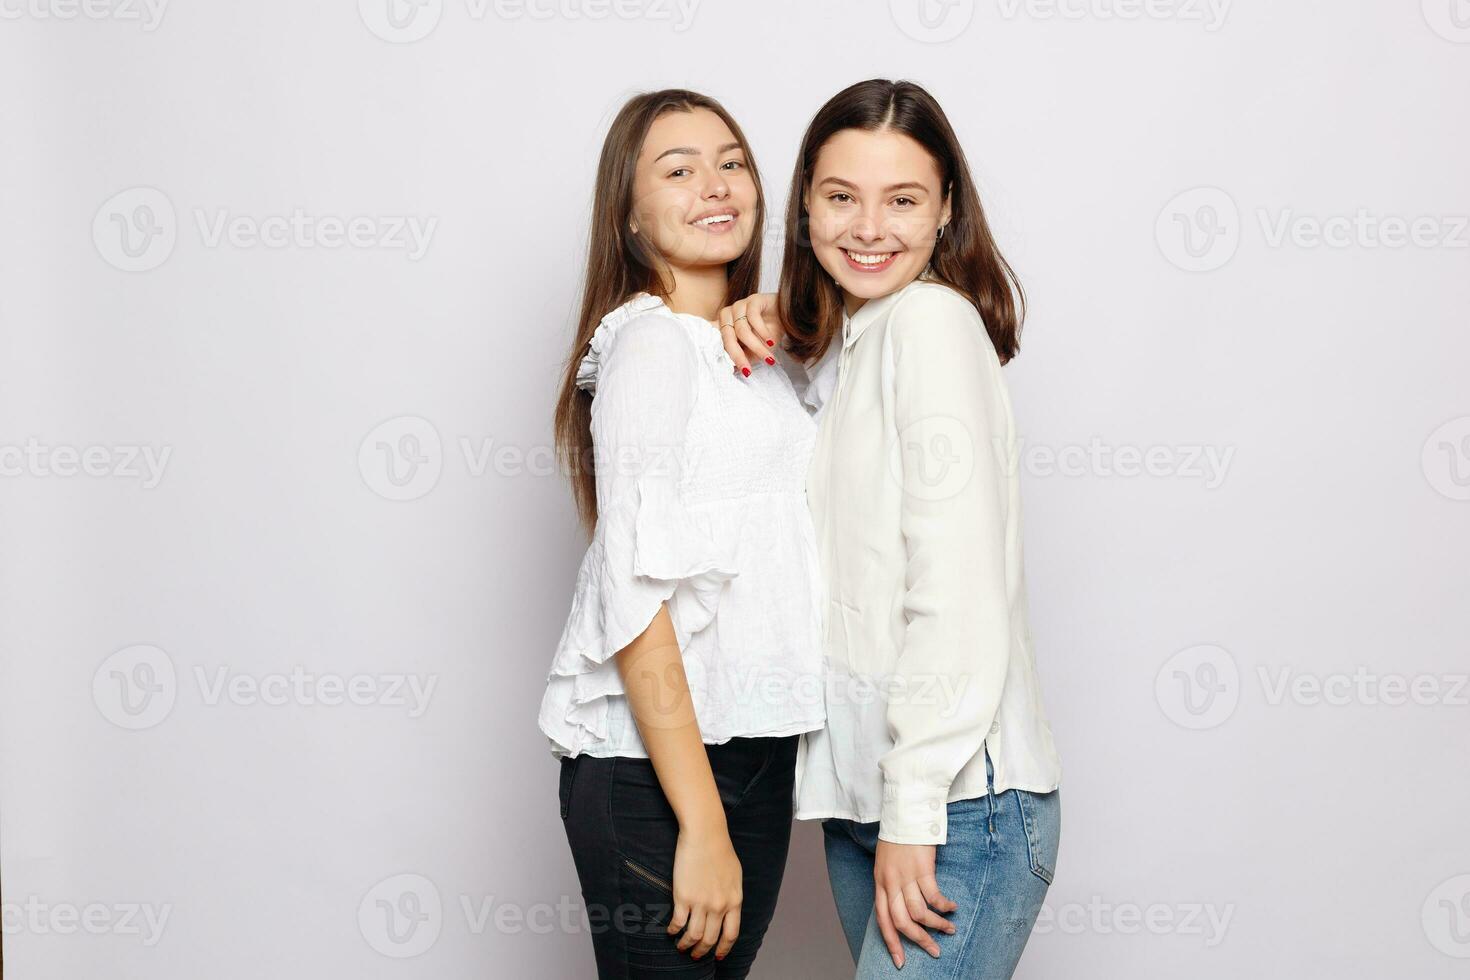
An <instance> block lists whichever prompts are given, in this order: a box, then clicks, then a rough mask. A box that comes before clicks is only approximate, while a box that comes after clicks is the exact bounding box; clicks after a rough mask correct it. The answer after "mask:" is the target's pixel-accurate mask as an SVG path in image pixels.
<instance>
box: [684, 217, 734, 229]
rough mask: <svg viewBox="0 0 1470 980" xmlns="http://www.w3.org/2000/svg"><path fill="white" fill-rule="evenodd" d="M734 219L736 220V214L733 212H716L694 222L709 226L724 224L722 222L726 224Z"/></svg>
mask: <svg viewBox="0 0 1470 980" xmlns="http://www.w3.org/2000/svg"><path fill="white" fill-rule="evenodd" d="M734 220H735V216H734V215H733V214H714V215H710V216H709V217H708V218H700V219H699V220H698V221H696V222H694V223H695V224H696V225H703V226H706V227H708V226H709V225H722V224H725V223H726V222H728V221H734Z"/></svg>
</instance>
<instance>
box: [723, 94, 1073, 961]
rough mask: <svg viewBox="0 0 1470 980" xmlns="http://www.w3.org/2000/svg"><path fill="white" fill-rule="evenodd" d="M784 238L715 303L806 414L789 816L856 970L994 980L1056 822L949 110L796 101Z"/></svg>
mask: <svg viewBox="0 0 1470 980" xmlns="http://www.w3.org/2000/svg"><path fill="white" fill-rule="evenodd" d="M786 233H787V234H786V253H785V255H784V257H783V264H782V270H781V291H780V295H779V299H777V298H773V297H770V296H757V297H751V298H750V299H748V300H746V301H742V302H737V303H736V304H733V305H732V306H731V307H730V308H729V309H728V310H725V311H722V316H723V317H724V318H725V319H727V320H730V319H733V318H735V317H737V316H739V317H744V320H743V321H742V322H745V323H754V324H756V325H757V326H758V327H759V329H760V330H761V332H762V333H763V334H766V335H771V334H775V333H779V330H780V326H781V324H783V323H784V324H785V325H786V329H787V330H788V331H789V337H788V339H787V341H786V344H785V345H784V349H785V350H787V351H789V352H790V354H791V355H792V357H793V358H794V359H795V361H796V362H798V363H800V364H801V365H802V366H804V367H805V368H807V371H806V374H807V376H808V378H809V381H810V383H809V384H808V386H807V393H806V399H807V401H808V403H809V404H812V405H814V406H816V407H817V408H818V409H819V411H820V418H821V422H820V432H819V434H818V438H817V447H816V449H815V451H814V454H813V459H812V465H811V471H810V474H809V479H808V487H807V495H808V500H809V502H810V505H811V509H812V515H813V518H814V521H815V523H816V526H817V532H818V540H819V544H820V547H821V556H822V565H823V572H824V576H825V580H826V590H827V595H828V604H827V608H826V614H827V629H826V646H825V650H826V654H827V668H828V671H829V673H830V676H829V678H828V686H827V690H828V705H827V714H828V720H827V726H826V727H825V728H824V729H822V730H820V731H813V732H811V733H809V734H807V735H805V736H803V739H802V746H801V759H800V762H799V763H798V785H799V789H798V792H797V814H796V815H797V817H798V818H811V819H821V820H822V821H823V831H824V834H823V837H824V840H825V843H826V851H827V868H828V874H829V877H830V879H831V885H832V893H833V896H834V898H835V899H836V902H837V910H838V916H839V918H840V919H841V921H842V927H843V931H844V932H845V934H846V936H847V941H848V945H849V947H850V949H851V952H852V955H853V959H854V960H855V961H856V963H857V976H858V977H859V978H864V980H868V978H875V977H895V976H899V974H898V972H897V971H898V969H899V968H900V967H904V965H905V963H907V966H906V967H905V968H904V972H903V974H902V976H903V977H905V978H909V980H912V978H915V977H940V976H943V977H977V978H985V980H994V978H1004V977H1009V976H1011V974H1012V971H1013V970H1014V969H1015V967H1016V963H1017V961H1018V960H1019V959H1020V956H1021V952H1022V950H1023V949H1024V947H1025V944H1026V940H1027V938H1028V937H1029V936H1030V933H1031V928H1032V926H1033V925H1034V923H1035V921H1036V918H1037V915H1038V914H1039V912H1040V910H1041V904H1042V900H1043V899H1044V898H1045V895H1046V891H1047V888H1048V886H1049V884H1050V882H1051V878H1052V873H1053V870H1054V868H1055V865H1056V855H1057V847H1058V841H1059V837H1060V819H1061V817H1060V813H1061V811H1060V807H1061V803H1060V791H1059V790H1058V786H1059V783H1060V779H1061V768H1060V763H1059V762H1058V759H1057V754H1056V749H1055V747H1054V745H1053V742H1052V734H1051V729H1050V727H1049V725H1048V723H1047V720H1046V715H1045V712H1044V710H1043V708H1042V703H1041V694H1040V689H1039V685H1038V683H1037V676H1036V670H1035V663H1034V658H1033V654H1032V644H1031V631H1030V627H1029V625H1028V623H1027V608H1026V588H1025V575H1024V571H1023V567H1022V548H1021V539H1022V533H1021V500H1020V493H1019V472H1018V470H1019V466H1018V464H1019V457H1018V452H1019V450H1018V445H1017V441H1016V434H1015V425H1014V421H1013V419H1012V415H1011V403H1010V396H1009V394H1008V393H1007V389H1006V383H1005V378H1004V377H1003V375H1002V372H1001V366H1002V365H1003V364H1005V363H1006V362H1008V361H1009V360H1010V359H1011V358H1012V357H1014V356H1015V354H1016V352H1017V349H1018V344H1017V337H1018V332H1019V329H1020V325H1021V319H1022V313H1023V309H1024V300H1023V297H1022V293H1021V290H1020V287H1019V285H1018V284H1017V282H1016V278H1015V275H1014V274H1013V273H1012V271H1011V267H1010V266H1009V265H1008V264H1007V263H1006V261H1005V259H1004V258H1003V257H1002V256H1001V253H1000V249H999V248H998V247H997V245H996V243H995V239H994V238H993V237H992V235H991V232H990V228H989V225H988V223H987V221H986V218H985V212H984V210H983V209H982V207H981V205H980V198H979V196H978V194H977V193H976V189H975V183H974V180H973V179H972V177H971V175H970V170H969V166H968V164H967V163H966V160H965V155H964V151H963V149H962V148H961V146H960V143H959V140H958V138H957V137H956V136H955V133H954V130H953V129H952V127H951V126H950V123H949V120H948V119H947V118H946V117H945V114H944V111H943V110H942V109H941V108H940V106H939V104H938V102H936V101H935V100H934V98H933V97H932V96H931V95H930V94H929V93H928V92H926V91H925V90H924V89H922V88H920V87H919V86H917V85H914V84H912V83H910V82H891V81H886V80H882V79H874V80H871V81H866V82H861V83H859V84H857V85H853V86H851V87H849V88H847V89H845V90H843V91H842V92H840V93H838V94H837V95H836V96H834V97H833V98H832V99H831V100H830V101H828V102H827V104H826V105H824V106H823V107H822V108H821V110H820V111H818V113H817V115H816V117H815V118H814V119H813V120H812V122H811V125H810V126H809V127H808V128H807V132H806V136H805V137H804V139H803V140H802V145H801V150H800V152H799V154H798V157H797V163H796V171H795V174H794V175H793V177H792V182H791V194H790V198H789V200H788V206H787V214H786ZM778 309H779V313H778V314H777V310H778ZM752 329H755V328H752ZM729 350H730V354H731V357H732V359H735V360H736V361H737V363H740V364H741V365H742V366H749V365H748V363H746V362H745V353H744V351H743V350H742V349H741V348H740V347H738V346H735V343H734V338H732V342H731V345H730V348H729ZM761 373H776V372H761ZM931 931H932V933H933V934H932V935H931ZM910 944H912V945H910ZM914 946H917V947H919V948H922V949H923V950H924V951H925V952H927V953H928V954H929V955H928V956H915V957H910V956H908V953H909V951H910V950H911V949H912V948H913V947H914Z"/></svg>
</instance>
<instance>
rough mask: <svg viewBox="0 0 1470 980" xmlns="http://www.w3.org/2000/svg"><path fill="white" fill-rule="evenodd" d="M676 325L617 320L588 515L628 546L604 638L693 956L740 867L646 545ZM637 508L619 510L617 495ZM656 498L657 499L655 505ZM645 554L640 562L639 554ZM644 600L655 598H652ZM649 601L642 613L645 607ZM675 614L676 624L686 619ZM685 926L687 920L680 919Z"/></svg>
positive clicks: (731, 925)
mask: <svg viewBox="0 0 1470 980" xmlns="http://www.w3.org/2000/svg"><path fill="white" fill-rule="evenodd" d="M687 329H688V328H687V327H685V326H684V325H683V324H680V323H678V322H676V321H672V320H669V319H667V318H666V317H661V316H655V317H646V318H640V319H636V320H634V321H631V322H629V323H626V324H624V325H623V326H622V327H621V328H620V330H619V333H618V335H617V339H616V341H615V342H614V345H613V350H612V351H611V352H610V353H609V356H608V357H607V360H606V363H605V365H604V367H603V371H602V375H601V377H600V379H599V381H598V386H597V393H596V397H595V399H594V402H593V410H592V435H593V443H594V450H595V452H596V467H597V497H598V511H599V515H607V520H606V521H605V522H604V527H603V529H602V530H603V534H604V535H606V536H609V537H611V538H612V539H613V540H612V541H611V542H608V543H606V544H605V547H607V548H608V551H609V552H610V553H614V552H615V553H617V554H619V555H624V554H629V553H631V554H632V555H634V556H635V557H634V558H633V568H632V569H631V572H632V581H633V583H634V585H633V586H632V587H633V588H636V589H637V590H638V592H637V596H638V597H637V599H636V600H630V601H629V602H628V603H627V606H626V610H624V609H623V608H620V609H619V610H618V615H617V616H616V618H615V622H614V623H613V624H612V625H613V627H614V628H613V629H612V631H611V634H612V636H613V637H614V639H613V641H612V642H614V643H616V642H621V641H622V640H624V639H628V638H631V642H628V643H627V644H626V645H625V646H623V647H621V649H619V650H618V651H617V653H616V655H615V657H616V665H617V670H618V674H619V675H620V677H621V679H622V684H623V689H624V693H625V695H626V697H627V701H628V707H629V709H630V711H631V713H632V715H633V718H634V720H635V722H636V723H637V725H638V734H639V736H640V737H641V739H642V741H643V745H644V748H645V749H646V750H647V751H648V756H649V759H650V761H651V762H652V763H653V767H654V771H655V772H656V773H657V775H658V779H659V784H660V786H661V787H662V789H663V791H664V795H665V796H666V797H667V798H668V800H669V804H670V805H671V806H672V808H673V810H674V813H675V815H676V816H677V818H678V821H679V839H678V844H677V848H676V851H675V857H674V876H673V892H674V896H673V897H674V913H673V917H672V919H671V920H670V923H669V927H668V932H669V933H670V934H671V935H673V934H677V933H679V932H680V931H681V930H682V931H684V935H683V936H682V937H681V938H680V940H679V943H678V946H679V948H680V949H682V950H688V949H691V948H692V949H693V955H694V957H695V958H699V957H701V956H703V955H704V954H705V953H707V952H708V951H709V950H710V949H711V948H712V947H716V944H717V943H718V947H717V948H716V950H715V953H716V956H717V957H723V956H724V955H726V954H727V953H728V952H729V949H730V947H731V946H732V945H733V944H734V942H735V938H736V936H737V935H738V933H739V927H740V906H741V901H742V878H741V868H740V861H739V859H738V858H737V857H736V855H735V850H734V847H733V846H732V845H731V843H730V837H729V831H728V829H727V827H726V823H725V810H724V805H723V804H722V803H721V801H720V796H719V791H718V790H717V788H716V786H715V780H714V774H713V772H712V771H711V769H710V764H709V757H708V755H706V752H705V746H704V741H703V739H702V737H701V734H700V728H699V720H698V718H697V717H696V716H695V711H694V704H693V702H692V700H691V698H690V694H689V684H688V679H687V677H686V674H685V671H684V659H683V655H682V653H681V651H680V649H679V645H678V639H677V636H676V634H675V630H674V621H673V618H672V617H671V616H670V613H669V603H668V601H667V598H665V599H664V600H663V601H659V597H660V596H664V597H667V596H669V595H671V593H672V592H673V589H674V587H675V586H676V585H677V582H676V581H675V580H673V579H667V578H659V577H655V576H672V575H677V574H679V573H680V571H681V570H680V569H677V568H665V567H662V566H663V565H664V563H665V557H664V554H663V552H661V551H660V549H659V547H658V545H659V544H660V543H662V542H664V541H666V540H667V539H669V538H677V537H679V536H680V533H679V531H680V529H679V527H678V526H677V525H670V522H674V521H676V520H677V516H676V510H674V509H672V506H673V505H670V504H669V502H671V501H676V500H677V496H678V484H679V480H680V476H681V474H682V464H683V459H684V452H683V447H684V442H685V432H686V430H687V429H688V424H689V417H690V414H691V413H692V411H693V408H694V399H695V393H696V391H697V388H696V384H697V378H698V371H699V366H698V363H697V361H696V360H695V354H694V350H693V347H692V345H691V344H690V341H689V337H688V335H687V333H685V331H686V330H687ZM630 501H633V502H636V506H637V510H636V511H635V512H633V513H632V516H631V518H629V517H628V516H627V515H629V513H630V512H629V509H628V508H629V502H630ZM666 505H668V506H666ZM645 562H646V565H645V564H644V563H645ZM655 603H656V604H655ZM650 610H652V618H651V620H650V619H649V616H650ZM686 625H687V624H686ZM686 927H687V928H686Z"/></svg>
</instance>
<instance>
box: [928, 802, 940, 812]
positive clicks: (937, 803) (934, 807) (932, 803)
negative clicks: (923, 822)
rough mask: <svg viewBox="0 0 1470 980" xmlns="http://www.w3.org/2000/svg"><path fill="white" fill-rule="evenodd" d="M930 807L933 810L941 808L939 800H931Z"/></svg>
mask: <svg viewBox="0 0 1470 980" xmlns="http://www.w3.org/2000/svg"><path fill="white" fill-rule="evenodd" d="M929 809H931V810H938V809H939V801H938V800H930V801H929Z"/></svg>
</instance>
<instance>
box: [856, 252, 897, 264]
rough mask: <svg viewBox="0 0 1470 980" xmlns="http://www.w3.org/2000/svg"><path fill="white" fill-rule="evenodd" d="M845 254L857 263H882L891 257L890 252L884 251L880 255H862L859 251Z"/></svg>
mask: <svg viewBox="0 0 1470 980" xmlns="http://www.w3.org/2000/svg"><path fill="white" fill-rule="evenodd" d="M847 254H848V255H849V256H851V257H852V260H853V261H854V262H856V263H857V264H858V265H882V264H883V263H884V262H887V261H888V260H889V259H890V258H892V257H893V253H892V252H884V253H883V254H882V255H863V254H861V253H859V252H848V253H847Z"/></svg>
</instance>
